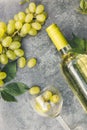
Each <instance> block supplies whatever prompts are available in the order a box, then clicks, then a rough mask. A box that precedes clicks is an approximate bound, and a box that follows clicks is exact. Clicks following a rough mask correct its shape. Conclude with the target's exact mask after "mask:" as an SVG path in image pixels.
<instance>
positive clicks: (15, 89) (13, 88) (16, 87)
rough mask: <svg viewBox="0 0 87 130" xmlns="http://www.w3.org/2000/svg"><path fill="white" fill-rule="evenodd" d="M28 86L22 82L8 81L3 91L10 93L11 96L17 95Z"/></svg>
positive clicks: (26, 89) (23, 91)
mask: <svg viewBox="0 0 87 130" xmlns="http://www.w3.org/2000/svg"><path fill="white" fill-rule="evenodd" d="M28 90H29V88H28V87H27V85H25V84H24V83H20V82H17V83H10V84H8V85H6V86H5V88H4V91H5V92H7V93H9V94H11V95H12V96H19V95H21V94H23V93H25V92H26V91H28Z"/></svg>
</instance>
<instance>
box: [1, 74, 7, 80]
mask: <svg viewBox="0 0 87 130" xmlns="http://www.w3.org/2000/svg"><path fill="white" fill-rule="evenodd" d="M6 76H7V74H6V73H5V72H0V80H3V79H5V78H6Z"/></svg>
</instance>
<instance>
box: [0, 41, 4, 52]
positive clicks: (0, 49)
mask: <svg viewBox="0 0 87 130" xmlns="http://www.w3.org/2000/svg"><path fill="white" fill-rule="evenodd" d="M2 50H3V47H2V45H1V43H0V54H1V53H2Z"/></svg>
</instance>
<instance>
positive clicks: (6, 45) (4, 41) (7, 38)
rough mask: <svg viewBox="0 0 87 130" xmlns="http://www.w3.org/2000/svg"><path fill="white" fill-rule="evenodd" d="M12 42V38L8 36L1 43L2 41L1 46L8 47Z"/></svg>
mask: <svg viewBox="0 0 87 130" xmlns="http://www.w3.org/2000/svg"><path fill="white" fill-rule="evenodd" d="M11 42H12V38H11V37H10V36H7V37H6V38H5V39H4V40H3V41H2V45H3V46H4V47H9V46H10V44H11Z"/></svg>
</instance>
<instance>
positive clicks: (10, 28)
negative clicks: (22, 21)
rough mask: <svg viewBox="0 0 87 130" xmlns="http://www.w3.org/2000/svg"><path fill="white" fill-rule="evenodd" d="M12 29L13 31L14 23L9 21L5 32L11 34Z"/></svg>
mask: <svg viewBox="0 0 87 130" xmlns="http://www.w3.org/2000/svg"><path fill="white" fill-rule="evenodd" d="M14 31H15V24H14V23H9V24H8V25H7V33H8V34H9V35H11V34H13V33H14Z"/></svg>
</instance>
